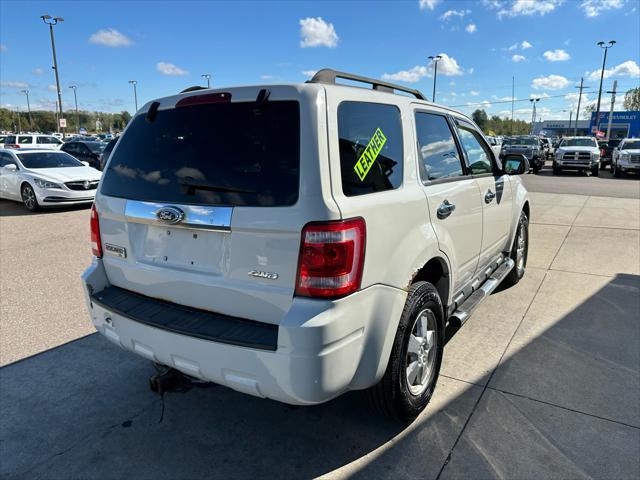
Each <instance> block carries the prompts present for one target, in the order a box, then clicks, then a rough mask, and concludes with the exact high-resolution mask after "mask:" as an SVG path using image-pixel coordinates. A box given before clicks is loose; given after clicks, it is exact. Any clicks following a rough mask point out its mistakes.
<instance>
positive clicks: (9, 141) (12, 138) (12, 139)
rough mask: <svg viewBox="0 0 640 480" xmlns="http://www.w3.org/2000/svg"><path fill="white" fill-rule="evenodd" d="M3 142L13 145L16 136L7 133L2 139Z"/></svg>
mask: <svg viewBox="0 0 640 480" xmlns="http://www.w3.org/2000/svg"><path fill="white" fill-rule="evenodd" d="M4 143H8V144H9V145H15V143H16V136H15V135H9V136H8V137H7V138H5V139H4Z"/></svg>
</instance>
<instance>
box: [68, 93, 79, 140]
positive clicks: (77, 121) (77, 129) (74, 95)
mask: <svg viewBox="0 0 640 480" xmlns="http://www.w3.org/2000/svg"><path fill="white" fill-rule="evenodd" d="M69 88H71V89H72V90H73V99H74V100H75V102H76V133H80V115H79V114H78V95H77V94H76V90H77V89H78V86H77V85H69Z"/></svg>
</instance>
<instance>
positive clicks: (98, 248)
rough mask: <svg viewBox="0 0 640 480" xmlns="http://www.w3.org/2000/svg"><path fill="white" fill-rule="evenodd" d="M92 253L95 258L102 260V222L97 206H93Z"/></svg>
mask: <svg viewBox="0 0 640 480" xmlns="http://www.w3.org/2000/svg"><path fill="white" fill-rule="evenodd" d="M91 252H92V253H93V255H94V256H96V257H98V258H102V241H101V240H100V221H99V219H98V212H97V211H96V206H95V204H94V205H91Z"/></svg>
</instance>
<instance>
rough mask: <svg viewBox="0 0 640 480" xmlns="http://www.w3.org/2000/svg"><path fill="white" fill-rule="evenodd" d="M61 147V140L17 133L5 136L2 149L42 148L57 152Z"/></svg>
mask: <svg viewBox="0 0 640 480" xmlns="http://www.w3.org/2000/svg"><path fill="white" fill-rule="evenodd" d="M61 146H62V140H60V139H58V138H56V137H54V136H53V135H40V134H31V133H19V134H15V135H7V137H6V138H5V139H4V148H43V149H50V150H51V149H54V150H57V149H59V148H60V147H61Z"/></svg>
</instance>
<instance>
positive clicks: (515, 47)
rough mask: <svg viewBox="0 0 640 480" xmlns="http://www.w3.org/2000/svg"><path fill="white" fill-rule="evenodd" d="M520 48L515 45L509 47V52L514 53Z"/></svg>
mask: <svg viewBox="0 0 640 480" xmlns="http://www.w3.org/2000/svg"><path fill="white" fill-rule="evenodd" d="M517 48H518V44H517V43H514V44H513V45H511V46H509V47H507V50H509V51H510V52H513V51H514V50H516V49H517Z"/></svg>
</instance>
